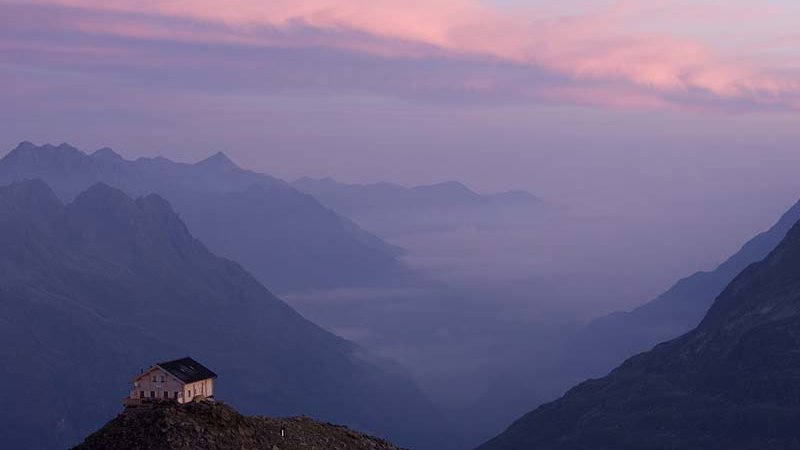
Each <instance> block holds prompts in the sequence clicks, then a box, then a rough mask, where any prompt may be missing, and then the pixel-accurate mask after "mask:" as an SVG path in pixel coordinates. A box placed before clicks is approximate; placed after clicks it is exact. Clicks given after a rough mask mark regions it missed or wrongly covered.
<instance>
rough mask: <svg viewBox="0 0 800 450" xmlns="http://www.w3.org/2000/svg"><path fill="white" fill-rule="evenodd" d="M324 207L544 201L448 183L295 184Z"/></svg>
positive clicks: (376, 208)
mask: <svg viewBox="0 0 800 450" xmlns="http://www.w3.org/2000/svg"><path fill="white" fill-rule="evenodd" d="M292 186H294V187H296V188H297V189H299V190H301V191H303V192H307V193H309V194H311V195H313V196H314V197H316V198H317V199H319V201H321V202H322V203H323V204H324V205H326V206H328V207H330V208H333V209H335V210H337V211H341V212H343V213H354V212H368V211H380V210H385V209H407V210H419V209H425V208H441V207H445V208H452V207H459V206H461V207H486V206H502V205H537V204H539V203H540V200H539V199H538V198H536V197H535V196H534V195H533V194H531V193H528V192H525V191H507V192H501V193H498V194H488V195H484V194H478V193H476V192H474V191H472V190H471V189H469V188H468V187H466V186H464V185H463V184H462V183H459V182H457V181H446V182H443V183H437V184H432V185H425V186H416V187H405V186H400V185H397V184H393V183H373V184H345V183H339V182H337V181H336V180H334V179H333V178H319V179H314V178H308V177H305V178H301V179H299V180H297V181H295V182H293V183H292Z"/></svg>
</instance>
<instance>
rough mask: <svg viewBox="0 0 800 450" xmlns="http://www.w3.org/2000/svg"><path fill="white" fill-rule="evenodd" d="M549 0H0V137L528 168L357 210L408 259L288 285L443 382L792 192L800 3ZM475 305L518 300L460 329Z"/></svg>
mask: <svg viewBox="0 0 800 450" xmlns="http://www.w3.org/2000/svg"><path fill="white" fill-rule="evenodd" d="M557 3H558V5H556V6H554V5H552V4H551V2H543V1H538V0H530V1H525V0H505V1H500V0H494V1H488V0H487V1H479V0H446V1H436V2H425V1H408V0H404V1H399V0H381V1H358V0H302V1H300V0H293V1H283V0H281V1H269V2H259V1H255V0H252V1H251V0H235V1H229V2H225V3H224V5H222V4H220V3H219V2H216V1H206V0H203V1H189V0H174V1H140V2H133V1H113V2H110V1H102V0H34V1H13V0H12V1H9V0H0V55H1V57H0V84H1V85H2V86H3V89H2V90H0V101H1V102H2V104H3V105H4V107H3V108H2V109H0V147H2V148H3V149H6V150H11V149H13V148H14V147H15V146H16V145H17V144H18V143H19V142H21V141H26V140H29V141H33V142H35V143H38V144H44V143H48V142H52V143H55V144H58V143H61V142H69V143H70V144H72V145H75V146H77V147H79V148H81V149H83V150H84V151H87V152H91V151H93V150H95V149H98V148H101V147H112V148H113V149H114V150H115V151H117V152H118V153H120V154H121V155H123V156H124V157H126V158H127V159H130V160H135V159H137V158H140V157H156V156H163V157H167V158H169V159H172V160H175V161H181V162H196V161H200V160H203V159H204V158H206V157H208V156H209V155H211V154H214V153H215V152H217V151H223V152H224V153H225V154H226V155H228V156H229V157H230V158H231V159H232V160H233V161H234V162H235V163H236V164H237V165H238V166H240V167H242V168H246V169H250V170H253V171H257V172H262V173H266V174H270V175H272V176H275V177H278V178H281V179H283V180H286V181H289V182H292V181H294V180H297V179H299V178H302V177H312V178H324V177H332V178H333V179H335V180H336V181H338V182H341V183H349V184H369V183H378V182H391V183H395V184H399V185H402V186H409V187H410V186H418V185H429V184H435V183H440V182H443V181H450V180H455V181H458V182H461V183H463V184H465V185H466V186H468V187H469V188H471V189H473V190H474V191H476V192H479V193H482V194H489V193H495V192H502V191H508V190H524V191H527V192H530V193H531V194H533V195H535V196H536V197H537V198H539V199H540V200H541V202H542V207H541V209H539V210H537V211H535V212H531V211H529V210H526V211H524V212H520V211H516V212H513V211H512V212H509V213H508V214H507V215H504V216H503V217H497V218H496V219H497V220H496V221H492V222H491V223H488V222H485V220H486V218H485V217H484V216H480V215H478V214H477V213H475V214H473V213H469V214H465V215H464V217H462V219H463V223H462V222H460V223H458V224H455V225H453V226H448V227H444V228H443V229H421V228H415V227H418V226H419V223H418V222H415V220H419V219H420V216H417V217H411V218H409V219H408V222H405V221H399V220H398V221H395V218H396V216H390V217H391V218H390V219H388V220H384V221H383V222H382V221H381V220H378V219H375V218H371V217H367V216H362V217H359V216H358V215H352V216H350V218H351V219H353V220H354V221H355V222H356V223H358V224H359V225H360V226H361V227H362V228H364V229H365V230H366V231H368V232H371V233H374V234H375V235H377V236H379V237H380V238H383V239H385V240H386V241H388V242H389V243H391V244H395V245H398V246H400V247H403V248H405V249H406V250H407V251H408V252H407V253H406V254H405V255H404V256H403V257H402V258H401V261H403V263H404V264H406V265H408V266H409V267H411V268H413V269H414V270H416V271H420V272H422V273H425V274H426V276H427V277H429V278H427V282H426V283H425V284H422V285H414V286H409V285H407V284H404V285H402V286H396V285H392V286H378V287H375V286H370V287H368V288H367V287H364V286H346V287H339V288H336V289H305V290H296V291H295V290H291V291H286V292H279V294H282V295H283V297H284V298H285V299H286V300H287V301H288V302H289V303H290V304H291V305H292V306H294V307H295V308H297V309H298V310H299V311H300V312H301V313H303V314H304V315H305V316H307V317H309V318H310V319H312V320H313V321H315V322H317V323H319V324H321V325H323V326H324V327H326V328H329V329H331V330H332V331H333V332H335V333H337V334H340V335H342V336H344V337H346V338H349V339H352V340H354V341H356V342H359V343H361V344H363V345H365V346H366V347H368V348H370V349H371V350H374V351H376V352H378V353H380V354H381V355H383V356H386V357H390V358H392V359H395V360H397V361H400V362H401V363H404V364H405V365H406V366H411V367H413V369H412V371H414V374H415V376H416V377H417V381H418V382H419V383H420V384H421V385H422V386H423V388H424V390H425V391H426V392H427V393H428V394H430V395H431V396H432V397H433V398H435V399H436V400H437V401H438V402H439V403H441V404H443V405H445V406H446V407H450V408H455V406H454V405H460V404H467V403H469V401H473V400H476V399H475V398H469V399H465V398H460V397H458V395H457V394H456V393H455V392H454V391H455V390H456V389H462V388H464V386H469V387H470V388H474V389H475V390H476V391H480V392H479V393H476V395H474V396H473V397H478V396H479V395H478V394H481V393H484V392H486V390H488V389H489V388H488V387H487V386H489V385H491V384H492V383H494V382H496V379H495V377H497V378H499V376H497V374H494V375H492V376H489V375H487V374H486V372H487V371H488V370H489V368H490V367H492V365H493V364H495V363H496V361H494V360H492V359H491V358H488V357H487V358H486V359H482V360H480V361H476V354H478V353H481V352H484V353H490V352H492V351H497V348H504V349H506V350H507V351H508V355H505V354H504V355H498V356H497V358H498V359H503V358H507V360H511V359H514V358H517V357H518V356H519V355H520V354H523V353H524V352H526V351H528V350H530V349H526V347H525V345H526V344H529V341H526V340H527V339H530V338H531V336H539V335H543V336H544V335H546V336H550V337H551V336H552V332H553V330H552V328H558V327H560V326H564V327H576V326H578V325H579V324H581V323H584V322H586V321H588V320H590V319H592V318H595V317H598V316H600V315H603V314H606V313H609V312H612V311H615V310H618V309H629V308H632V307H635V306H638V305H641V304H643V303H645V302H646V301H648V300H650V299H652V298H654V297H656V296H657V295H658V294H659V293H661V292H663V291H664V290H665V289H666V288H668V287H669V286H670V285H672V284H673V283H674V282H675V281H676V280H678V279H679V278H681V277H683V276H686V275H689V274H691V273H693V272H695V271H698V270H710V269H713V268H714V267H715V266H716V265H717V264H719V263H720V262H722V261H723V260H725V259H726V258H727V257H728V256H730V255H731V254H733V253H734V252H736V251H737V250H738V249H739V248H740V247H741V245H742V244H743V243H744V242H745V241H747V240H748V239H749V238H750V237H752V236H753V235H755V234H756V233H758V232H760V231H763V230H765V229H767V228H769V227H770V226H771V225H772V224H773V223H774V222H775V221H776V220H777V219H778V217H779V216H780V215H781V214H782V213H783V212H784V211H785V210H786V209H787V208H788V207H789V206H791V205H792V204H793V203H794V202H795V201H796V200H797V198H798V197H800V177H798V176H797V168H798V167H800V151H798V148H797V142H800V115H798V112H799V111H800V66H799V65H798V61H800V34H798V33H797V30H796V24H797V23H798V21H800V5H798V4H796V2H789V1H777V0H773V1H768V2H746V1H743V0H741V1H728V2H720V1H711V0H701V1H688V0H687V1H683V0H680V1H679V0H669V1H659V2H652V1H610V0H609V1H606V0H592V1H581V2H578V1H566V2H557ZM323 203H324V202H323ZM340 212H341V211H340ZM343 214H344V215H348V214H346V213H343ZM373 219H374V220H373ZM390 225H391V226H390ZM392 226H396V227H397V228H392ZM442 286H445V287H442ZM268 287H269V286H268ZM401 300H402V301H404V302H409V304H410V305H412V306H413V307H412V306H408V305H406V306H407V307H406V308H405V309H403V310H402V311H400V312H398V311H397V310H396V309H394V307H395V306H396V304H397V302H400V301H401ZM415 308H419V309H415ZM450 308H452V309H458V310H459V312H458V313H457V314H455V315H454V316H453V317H448V314H449V313H448V312H447V310H448V309H450ZM395 314H397V315H395ZM420 315H422V316H425V315H429V317H433V318H435V320H433V321H432V323H430V324H422V322H424V321H423V320H420V325H419V328H418V329H414V330H409V329H407V328H405V325H407V323H408V321H411V322H413V321H414V320H415V319H414V318H415V317H419V316H420ZM398 317H401V318H402V320H400V321H399V322H393V321H392V320H393V319H397V318H398ZM444 318H446V319H447V320H445V319H444ZM486 318H490V319H491V318H495V319H497V318H501V319H508V318H514V319H515V320H520V321H521V324H516V325H514V326H509V328H513V330H511V331H509V335H508V336H504V337H502V338H500V337H498V338H497V339H498V340H497V341H493V342H491V343H488V344H486V343H485V342H483V341H481V342H482V343H479V342H478V341H479V340H480V339H479V336H483V337H485V336H491V335H492V333H495V332H496V331H497V329H499V328H503V327H504V326H506V324H505V323H504V324H501V325H497V326H496V328H493V327H488V329H487V330H483V332H484V333H485V334H480V332H476V333H477V334H476V336H473V338H474V339H476V342H475V343H470V344H468V343H467V342H469V341H468V339H467V338H465V337H461V338H453V336H454V335H455V336H458V331H457V330H458V329H459V327H463V328H468V327H470V326H474V325H475V323H476V322H477V321H478V320H484V319H486ZM398 320H399V319H398ZM487 320H489V319H487ZM516 326H520V327H523V326H524V327H528V326H530V327H531V328H529V329H528V331H525V332H522V331H519V334H515V333H517V331H518V329H517V328H515V327H516ZM448 333H452V334H448ZM445 335H447V337H443V336H445ZM560 338H564V336H561V337H560ZM459 339H461V340H459ZM503 339H505V340H503ZM548 339H549V337H548ZM564 339H565V338H564ZM473 344H474V345H475V346H476V347H475V348H473V349H472V350H470V351H468V352H467V351H464V346H466V345H473ZM484 344H485V345H486V347H479V346H480V345H484ZM530 352H531V354H537V355H538V356H541V357H543V358H544V357H545V353H546V352H545V349H535V350H530ZM537 352H538V353H537ZM465 366H469V367H470V368H471V370H475V374H474V376H472V377H471V378H469V377H467V378H465V379H463V380H459V381H458V383H461V384H458V383H455V384H453V385H450V386H447V385H449V384H450V381H449V380H450V379H451V377H452V376H453V373H454V372H456V371H458V370H460V368H461V367H465Z"/></svg>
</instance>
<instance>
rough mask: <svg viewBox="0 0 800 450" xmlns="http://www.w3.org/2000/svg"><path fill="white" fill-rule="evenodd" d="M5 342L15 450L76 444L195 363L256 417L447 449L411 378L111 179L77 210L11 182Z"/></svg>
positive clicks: (3, 270) (2, 218) (1, 308)
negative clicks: (158, 365)
mask: <svg viewBox="0 0 800 450" xmlns="http://www.w3.org/2000/svg"><path fill="white" fill-rule="evenodd" d="M0 342H3V345H2V346H0V383H2V384H3V385H5V386H14V389H2V390H0V404H2V405H3V406H4V407H3V408H0V442H2V443H3V446H7V447H8V448H26V449H51V448H58V447H62V448H63V447H65V446H67V445H69V444H74V443H75V442H76V441H77V440H78V439H79V438H83V437H84V436H86V435H87V434H88V433H89V431H90V430H93V429H96V428H97V427H98V426H99V425H100V424H101V423H103V422H105V421H106V420H108V418H110V417H112V416H113V414H115V413H116V411H118V408H119V401H120V398H121V397H122V396H123V395H124V394H125V392H126V391H127V390H128V389H129V381H130V378H131V376H132V375H133V374H136V373H138V372H139V369H140V368H142V367H148V366H149V365H151V364H152V363H153V362H154V361H159V360H168V359H172V358H174V357H175V356H176V355H178V356H181V355H187V354H191V355H192V356H195V357H196V358H198V359H199V360H201V361H203V363H204V364H207V365H208V366H209V367H210V368H213V369H214V371H215V372H217V373H218V374H219V375H220V379H219V385H218V390H219V392H220V394H221V395H222V396H223V398H225V399H228V400H230V401H231V402H232V403H235V404H236V405H237V406H238V407H239V408H241V410H242V411H243V412H245V413H248V414H252V413H258V414H269V415H297V414H308V415H311V416H313V417H318V418H320V419H322V420H330V421H334V422H337V423H344V424H347V425H350V426H353V427H355V428H357V429H360V430H365V431H369V432H372V433H375V434H379V435H381V436H386V437H388V438H391V439H393V440H395V441H396V442H399V443H402V444H403V445H409V446H410V445H413V446H414V447H415V448H436V449H438V448H441V445H439V443H438V442H437V440H436V439H437V436H436V433H439V432H441V428H440V427H441V423H442V422H441V419H440V417H439V416H438V414H437V413H436V412H435V411H434V409H433V408H432V407H431V405H430V404H429V403H428V402H427V400H426V399H425V398H424V397H423V396H422V395H421V394H420V392H419V391H418V390H417V388H416V387H415V385H414V384H413V382H412V381H411V380H410V379H409V377H407V376H406V375H405V374H404V373H403V371H402V370H400V369H399V368H398V367H396V366H395V365H393V364H391V363H388V362H385V361H382V360H379V359H377V358H374V357H372V356H371V355H369V354H367V353H366V352H365V351H363V350H362V349H361V348H359V347H358V346H356V345H354V344H353V343H351V342H349V341H346V340H344V339H341V338H339V337H337V336H335V335H333V334H331V333H329V332H327V331H326V330H324V329H322V328H320V327H318V326H316V325H315V324H313V323H311V322H309V321H308V320H306V319H305V318H303V317H302V316H300V315H299V314H298V313H296V312H295V311H294V310H292V309H291V308H290V307H289V306H288V305H286V304H285V303H284V302H282V301H281V300H280V299H278V298H277V297H275V296H274V295H273V294H272V293H270V292H269V291H268V290H267V289H266V288H265V287H264V286H263V285H262V284H260V283H259V282H258V281H256V279H255V278H253V277H252V276H251V275H250V274H248V273H247V272H246V271H245V270H243V269H242V268H241V267H240V266H239V265H238V264H236V263H234V262H232V261H229V260H227V259H224V258H220V257H217V256H215V255H214V254H212V253H211V252H210V251H209V250H208V249H207V248H206V247H205V246H204V245H203V244H202V243H201V242H200V241H199V240H197V239H195V238H194V237H193V236H192V235H191V234H190V233H189V231H188V228H187V227H186V226H185V224H184V223H183V222H182V221H181V220H180V218H179V216H178V215H177V214H176V213H175V212H174V211H173V210H172V208H171V207H170V205H169V203H167V202H166V201H165V200H164V199H162V198H161V197H159V196H157V195H148V196H145V197H140V198H138V199H133V198H131V197H129V196H127V195H126V194H125V193H123V192H122V191H120V190H117V189H114V188H111V187H109V186H107V185H103V184H98V185H95V186H93V187H92V188H90V189H89V190H87V191H86V192H83V193H81V194H80V195H78V196H77V198H76V199H75V201H74V202H72V203H70V204H68V205H66V206H65V205H64V204H63V203H62V202H61V201H60V200H59V199H58V198H57V197H56V195H55V194H54V193H53V191H52V190H50V188H49V187H48V186H47V185H46V184H44V183H43V182H41V181H38V180H33V181H27V182H21V183H16V184H13V185H10V186H7V187H1V188H0ZM408 411H414V414H408V413H407V412H408Z"/></svg>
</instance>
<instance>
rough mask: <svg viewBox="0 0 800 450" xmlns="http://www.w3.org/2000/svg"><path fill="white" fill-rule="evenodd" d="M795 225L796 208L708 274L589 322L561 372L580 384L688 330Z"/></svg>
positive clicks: (798, 212) (798, 211)
mask: <svg viewBox="0 0 800 450" xmlns="http://www.w3.org/2000/svg"><path fill="white" fill-rule="evenodd" d="M798 220H800V202H798V203H797V204H795V205H794V206H792V207H791V208H790V209H789V210H788V211H786V213H785V214H784V215H783V216H782V217H781V218H780V220H778V222H777V223H775V225H773V226H772V227H771V228H770V229H769V230H767V231H765V232H763V233H761V234H759V235H757V236H756V237H754V238H753V239H751V240H750V241H748V242H747V243H746V244H745V245H744V246H743V247H742V248H741V249H740V250H739V251H738V252H737V253H736V254H734V255H733V256H731V257H730V258H728V259H727V260H726V261H725V262H723V263H722V264H720V265H719V266H718V267H717V268H716V269H714V270H713V271H710V272H697V273H695V274H694V275H692V276H690V277H687V278H684V279H682V280H680V281H678V282H677V283H676V284H675V285H674V286H672V287H671V288H670V289H669V290H668V291H667V292H665V293H663V294H661V295H660V296H659V297H658V298H656V299H655V300H652V301H650V302H649V303H646V304H644V305H643V306H640V307H638V308H636V309H634V310H632V311H630V312H616V313H613V314H610V315H608V316H604V317H601V318H599V319H597V320H594V321H593V322H591V323H590V324H589V325H588V326H586V327H585V328H583V329H582V330H581V332H580V333H579V334H578V335H577V336H576V338H575V339H573V340H572V342H571V343H570V344H569V345H568V346H567V349H566V351H565V352H564V355H565V356H564V358H565V360H564V367H563V369H564V370H565V371H566V372H568V373H570V374H571V375H572V376H573V377H577V378H580V379H583V378H588V377H594V376H599V375H603V374H605V373H607V372H608V371H609V370H611V369H612V368H614V367H615V366H617V365H618V364H620V363H621V362H622V361H624V360H625V359H626V358H628V357H630V356H633V355H635V354H636V353H640V352H643V351H646V350H650V349H651V348H653V346H655V345H656V344H658V343H660V342H664V341H666V340H669V339H672V338H675V337H677V336H680V335H681V334H683V333H686V332H687V331H689V330H691V329H692V328H694V327H695V326H697V324H698V323H699V322H700V320H701V319H702V318H703V316H704V315H705V313H706V312H707V311H708V308H709V307H710V306H711V304H712V302H713V300H714V299H715V298H716V297H717V295H719V294H720V292H722V290H723V289H724V288H725V286H727V285H728V283H730V282H731V280H733V278H734V277H735V276H736V275H738V274H739V273H740V272H741V271H742V270H744V269H745V268H746V267H747V266H748V265H750V264H752V263H754V262H757V261H760V260H762V259H764V257H766V256H767V255H768V254H769V252H771V251H772V250H773V249H774V248H775V247H776V246H777V245H778V243H780V242H781V240H783V238H784V237H785V236H786V233H787V232H788V231H789V229H790V228H791V227H792V226H793V225H794V224H795V223H796V222H797V221H798Z"/></svg>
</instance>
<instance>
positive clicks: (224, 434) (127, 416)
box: [74, 401, 400, 450]
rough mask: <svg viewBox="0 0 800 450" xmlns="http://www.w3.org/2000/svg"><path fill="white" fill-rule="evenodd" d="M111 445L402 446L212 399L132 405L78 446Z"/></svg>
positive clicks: (81, 449)
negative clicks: (243, 411)
mask: <svg viewBox="0 0 800 450" xmlns="http://www.w3.org/2000/svg"><path fill="white" fill-rule="evenodd" d="M282 431H283V432H282ZM108 449H117V450H128V449H130V450H206V449H208V450H400V449H399V448H398V447H395V446H394V445H392V444H390V443H389V442H386V441H384V440H381V439H377V438H374V437H371V436H367V435H365V434H362V433H358V432H356V431H353V430H351V429H349V428H347V427H344V426H339V425H333V424H329V423H321V422H317V421H314V420H312V419H309V418H307V417H294V418H285V419H284V418H269V417H247V416H243V415H241V414H239V413H238V412H236V411H235V410H234V409H233V408H231V407H230V406H227V405H225V404H223V403H218V402H210V401H200V402H193V403H188V404H185V405H180V404H177V403H172V402H165V403H153V404H149V405H145V406H138V407H128V408H126V409H125V410H124V411H123V412H122V413H121V414H120V415H119V416H117V417H116V418H115V419H113V420H112V421H111V422H109V423H108V424H106V425H105V426H104V427H103V428H101V429H100V430H99V431H97V432H96V433H94V434H92V435H91V436H89V437H88V438H87V439H86V440H85V441H84V442H83V443H82V444H80V445H78V446H77V447H75V448H74V450H108Z"/></svg>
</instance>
